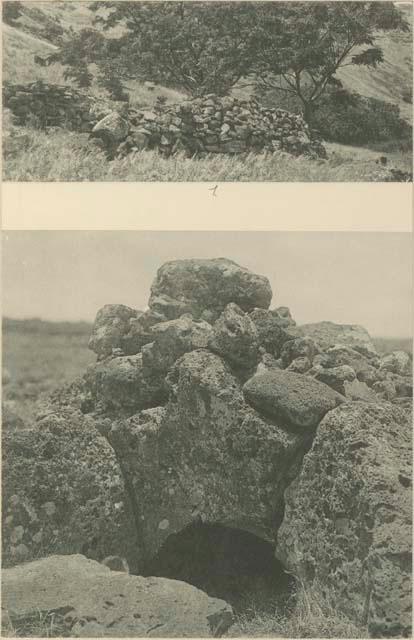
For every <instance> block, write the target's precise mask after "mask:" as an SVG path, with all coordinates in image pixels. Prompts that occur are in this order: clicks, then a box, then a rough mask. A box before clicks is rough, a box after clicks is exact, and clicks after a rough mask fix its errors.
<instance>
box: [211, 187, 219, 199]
mask: <svg viewBox="0 0 414 640" xmlns="http://www.w3.org/2000/svg"><path fill="white" fill-rule="evenodd" d="M217 189H218V184H216V186H215V187H211V188H210V189H209V191H211V192H212V195H213V197H214V198H217Z"/></svg>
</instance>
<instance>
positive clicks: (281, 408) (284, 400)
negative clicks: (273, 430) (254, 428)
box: [243, 369, 344, 430]
mask: <svg viewBox="0 0 414 640" xmlns="http://www.w3.org/2000/svg"><path fill="white" fill-rule="evenodd" d="M243 393H244V396H245V398H246V400H247V402H248V403H249V404H250V405H251V406H252V407H254V408H255V409H256V410H257V411H258V412H259V413H260V414H262V415H267V416H269V417H270V418H272V419H275V420H278V421H280V422H281V423H282V424H285V425H286V426H289V427H290V428H292V429H298V430H312V429H314V428H315V427H316V426H317V425H318V423H319V422H320V420H322V418H323V417H324V415H325V414H326V413H327V412H328V411H331V410H332V409H334V408H335V407H337V406H338V404H340V403H341V402H344V398H343V397H342V396H341V395H340V394H339V393H336V392H335V391H333V390H332V389H331V388H330V387H328V386H327V385H326V384H323V383H322V382H318V381H317V380H313V379H312V378H309V377H307V376H304V375H301V374H299V373H293V372H292V371H285V370H280V371H279V370H277V369H269V370H268V371H265V372H264V373H261V372H260V373H258V374H256V375H255V376H253V378H250V380H248V381H247V382H246V384H245V385H244V387H243Z"/></svg>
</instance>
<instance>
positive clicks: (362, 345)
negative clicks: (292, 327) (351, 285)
mask: <svg viewBox="0 0 414 640" xmlns="http://www.w3.org/2000/svg"><path fill="white" fill-rule="evenodd" d="M296 331H297V334H298V335H302V336H310V337H311V338H313V339H314V340H315V342H316V343H317V344H318V346H319V348H320V349H321V350H322V351H325V350H326V349H329V347H334V346H336V345H342V346H345V347H350V348H351V349H354V350H355V351H357V352H358V353H361V354H362V355H364V356H367V357H368V358H371V357H377V352H376V349H375V347H374V344H373V342H372V340H371V338H370V335H369V333H368V331H367V330H366V329H364V328H363V327H360V326H359V325H355V324H335V323H334V322H326V321H325V322H315V323H312V324H303V325H300V326H298V327H296ZM343 364H348V363H345V362H344V363H343Z"/></svg>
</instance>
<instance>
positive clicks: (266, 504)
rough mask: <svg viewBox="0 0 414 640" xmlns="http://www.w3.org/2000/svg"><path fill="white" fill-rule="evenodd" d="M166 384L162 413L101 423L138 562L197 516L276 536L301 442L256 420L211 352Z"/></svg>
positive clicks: (189, 357)
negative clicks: (127, 505) (125, 499)
mask: <svg viewBox="0 0 414 640" xmlns="http://www.w3.org/2000/svg"><path fill="white" fill-rule="evenodd" d="M167 381H168V384H169V387H170V399H169V402H168V403H167V405H166V406H165V407H158V408H154V409H150V410H148V411H143V412H141V413H139V414H136V415H134V416H131V417H130V418H128V419H126V420H122V419H119V420H114V421H108V422H107V424H106V429H107V431H106V434H107V437H108V440H109V442H110V443H111V445H112V447H113V448H114V450H115V451H116V453H117V456H118V458H119V459H120V460H121V461H122V468H123V469H124V472H125V477H126V482H127V484H128V486H129V487H130V488H131V490H130V492H129V493H130V494H133V495H134V496H135V501H136V505H135V512H136V514H137V517H136V522H137V523H138V526H139V532H138V538H139V540H140V545H141V547H142V551H141V556H142V557H144V558H147V559H150V558H151V557H153V556H154V555H155V553H157V552H158V550H159V549H160V547H161V545H162V544H163V542H164V541H165V540H166V538H167V537H168V536H169V535H170V534H173V533H177V532H179V531H181V530H182V529H184V528H185V527H186V526H188V525H190V524H191V523H193V522H195V521H198V520H201V521H202V522H206V523H220V524H222V525H224V526H234V527H237V528H240V529H243V530H246V531H250V532H252V533H255V534H256V535H259V536H260V537H262V538H264V539H266V540H273V539H274V535H275V530H276V527H277V525H278V524H279V522H280V519H281V517H282V510H281V508H282V496H283V491H284V490H285V487H286V486H287V483H288V482H289V480H288V478H293V477H294V475H295V474H296V473H297V471H298V464H299V463H300V459H301V456H302V455H303V451H304V448H305V446H306V442H307V438H306V436H305V435H297V434H294V433H290V432H289V431H288V430H286V429H285V428H284V424H283V423H280V426H279V425H275V424H274V423H270V422H268V421H267V420H265V419H263V418H261V417H260V416H259V415H258V414H257V413H256V412H255V411H254V410H253V409H252V408H251V407H250V406H249V405H248V404H246V403H245V401H244V399H243V394H242V392H241V388H240V384H239V382H238V381H237V379H236V378H235V377H234V376H233V374H232V373H231V371H230V368H229V367H228V366H227V365H226V363H225V362H224V361H223V360H222V359H221V358H220V357H219V356H217V355H215V354H213V353H211V352H209V351H208V350H204V349H201V350H197V351H191V352H190V353H187V354H185V355H184V356H183V357H182V358H181V359H180V360H178V361H177V363H176V364H175V365H174V367H173V368H172V370H171V372H170V373H169V374H168V377H167Z"/></svg>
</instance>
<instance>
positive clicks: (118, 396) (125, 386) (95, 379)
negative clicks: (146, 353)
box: [84, 353, 166, 414]
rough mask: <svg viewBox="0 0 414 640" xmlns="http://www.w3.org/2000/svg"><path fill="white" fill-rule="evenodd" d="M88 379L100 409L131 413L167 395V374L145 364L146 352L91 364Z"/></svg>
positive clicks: (161, 400)
mask: <svg viewBox="0 0 414 640" xmlns="http://www.w3.org/2000/svg"><path fill="white" fill-rule="evenodd" d="M84 379H85V386H86V389H87V390H88V391H89V393H90V395H91V398H92V401H93V402H94V405H95V411H97V412H101V411H106V412H113V411H120V412H127V413H130V414H131V413H134V412H135V411H139V410H140V409H146V408H149V407H155V406H157V405H158V404H162V402H163V401H164V399H165V397H166V389H165V384H164V379H163V377H162V376H161V377H160V376H158V375H156V374H155V373H154V372H153V371H151V370H147V369H145V368H144V366H143V355H142V353H138V354H137V355H134V356H119V357H114V358H107V359H106V360H103V361H102V362H98V363H97V364H95V365H90V366H89V367H88V369H87V371H86V373H85V376H84Z"/></svg>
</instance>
